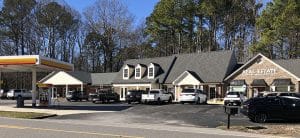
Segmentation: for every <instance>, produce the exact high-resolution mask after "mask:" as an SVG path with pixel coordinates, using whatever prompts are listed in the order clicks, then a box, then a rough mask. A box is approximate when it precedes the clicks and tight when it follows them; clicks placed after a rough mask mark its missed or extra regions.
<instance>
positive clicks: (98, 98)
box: [90, 91, 120, 103]
mask: <svg viewBox="0 0 300 138" xmlns="http://www.w3.org/2000/svg"><path fill="white" fill-rule="evenodd" d="M91 96H92V97H90V99H91V100H92V102H93V103H97V102H102V103H104V102H112V101H113V102H119V101H120V96H119V94H117V93H115V92H110V91H106V92H98V93H96V94H94V95H91Z"/></svg>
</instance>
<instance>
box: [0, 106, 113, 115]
mask: <svg viewBox="0 0 300 138" xmlns="http://www.w3.org/2000/svg"><path fill="white" fill-rule="evenodd" d="M25 106H26V107H24V108H16V107H15V105H1V106H0V111H14V112H35V113H47V114H55V115H70V114H83V113H103V112H116V111H93V110H63V109H59V108H57V109H55V107H52V108H49V109H47V108H31V107H30V106H28V105H25Z"/></svg>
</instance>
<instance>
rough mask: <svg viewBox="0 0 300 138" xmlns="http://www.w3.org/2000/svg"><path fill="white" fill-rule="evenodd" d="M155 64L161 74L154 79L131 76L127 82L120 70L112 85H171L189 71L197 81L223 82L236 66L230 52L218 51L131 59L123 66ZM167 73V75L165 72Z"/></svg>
mask: <svg viewBox="0 0 300 138" xmlns="http://www.w3.org/2000/svg"><path fill="white" fill-rule="evenodd" d="M150 63H155V64H157V65H158V66H160V69H161V70H162V71H161V73H159V75H158V76H157V77H156V78H155V79H148V78H147V76H145V77H143V78H142V79H135V78H134V76H132V77H131V78H130V79H128V80H124V79H123V76H122V75H123V70H122V69H121V70H120V71H119V72H118V74H117V76H116V79H115V80H114V81H113V83H116V84H118V83H120V84H123V83H125V84H126V83H149V82H159V83H172V82H173V81H174V80H175V79H176V78H177V77H179V76H180V75H181V74H182V73H183V72H184V71H189V72H190V73H192V74H193V75H194V76H195V77H196V78H197V79H199V80H200V81H203V82H223V80H224V78H225V77H226V76H227V75H229V74H230V73H231V72H232V70H233V69H234V68H235V66H236V65H237V63H236V60H235V56H234V54H233V52H232V51H219V52H207V53H193V54H179V55H174V56H169V57H158V58H147V59H133V60H127V61H126V62H125V63H124V65H126V64H129V65H134V66H135V65H137V64H144V65H149V64H150ZM167 71H169V73H168V72H167Z"/></svg>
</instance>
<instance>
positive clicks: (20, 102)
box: [17, 96, 24, 108]
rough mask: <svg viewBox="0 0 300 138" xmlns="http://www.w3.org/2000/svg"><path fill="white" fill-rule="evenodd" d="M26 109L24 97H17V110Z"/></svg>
mask: <svg viewBox="0 0 300 138" xmlns="http://www.w3.org/2000/svg"><path fill="white" fill-rule="evenodd" d="M20 107H24V99H23V97H22V96H18V97H17V108H20Z"/></svg>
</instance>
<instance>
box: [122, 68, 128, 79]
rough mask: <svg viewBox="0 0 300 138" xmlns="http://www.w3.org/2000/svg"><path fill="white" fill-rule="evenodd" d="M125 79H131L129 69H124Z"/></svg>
mask: <svg viewBox="0 0 300 138" xmlns="http://www.w3.org/2000/svg"><path fill="white" fill-rule="evenodd" d="M123 79H129V68H124V69H123Z"/></svg>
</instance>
